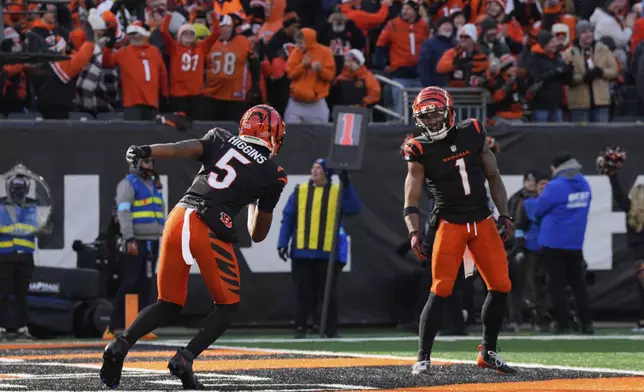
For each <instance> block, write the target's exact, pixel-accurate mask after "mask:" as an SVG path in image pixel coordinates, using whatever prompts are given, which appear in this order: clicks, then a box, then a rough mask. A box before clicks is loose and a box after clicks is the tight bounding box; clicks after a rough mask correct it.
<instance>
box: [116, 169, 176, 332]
mask: <svg viewBox="0 0 644 392" xmlns="http://www.w3.org/2000/svg"><path fill="white" fill-rule="evenodd" d="M116 213H117V217H118V221H119V224H120V226H121V236H122V239H123V253H124V257H123V259H124V260H123V263H122V268H121V284H120V286H119V289H118V292H117V294H116V302H115V304H114V311H113V312H112V317H111V318H110V323H109V325H108V327H107V328H106V329H105V332H104V333H103V339H104V340H113V339H114V338H115V334H114V331H115V330H116V329H118V328H123V327H125V294H138V295H139V311H140V310H141V309H144V308H145V307H146V306H148V305H149V304H150V300H151V298H150V296H151V293H152V289H153V286H152V282H153V278H154V272H155V269H156V260H157V256H158V250H159V238H160V237H161V233H162V232H163V225H164V224H165V214H164V204H163V194H162V193H161V182H160V180H159V176H158V175H157V174H156V172H155V171H154V162H153V161H152V160H151V159H146V160H141V161H139V163H138V164H137V166H136V167H130V173H129V174H128V175H127V176H125V178H124V179H122V180H121V181H120V182H119V183H118V186H117V187H116ZM156 338H157V336H156V335H155V334H154V333H149V334H147V335H145V336H144V337H143V339H144V340H153V339H156Z"/></svg>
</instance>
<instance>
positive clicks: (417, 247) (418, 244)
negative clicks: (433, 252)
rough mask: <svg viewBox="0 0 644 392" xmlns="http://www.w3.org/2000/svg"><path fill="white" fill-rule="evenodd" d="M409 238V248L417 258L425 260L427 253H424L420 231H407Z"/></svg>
mask: <svg viewBox="0 0 644 392" xmlns="http://www.w3.org/2000/svg"><path fill="white" fill-rule="evenodd" d="M409 240H410V241H411V249H412V250H413V251H414V254H415V255H416V257H417V258H418V260H420V261H427V253H425V248H424V247H423V239H422V238H421V236H420V232H418V231H412V232H411V233H409Z"/></svg>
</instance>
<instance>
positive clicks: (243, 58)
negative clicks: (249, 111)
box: [204, 15, 261, 121]
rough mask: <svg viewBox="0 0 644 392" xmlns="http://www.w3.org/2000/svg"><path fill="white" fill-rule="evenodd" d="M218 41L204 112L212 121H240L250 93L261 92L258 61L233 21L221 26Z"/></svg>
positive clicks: (209, 71) (212, 52) (208, 75)
mask: <svg viewBox="0 0 644 392" xmlns="http://www.w3.org/2000/svg"><path fill="white" fill-rule="evenodd" d="M219 31H220V32H219V39H218V40H217V41H216V42H215V43H214V44H213V45H212V47H211V48H210V53H209V55H208V63H207V72H206V87H205V89H204V95H205V97H206V99H205V105H204V110H205V113H206V115H207V118H208V119H209V120H213V121H233V120H237V119H238V118H240V117H241V115H242V113H243V112H244V109H245V108H246V107H247V106H246V101H247V99H248V97H247V94H248V93H249V92H250V93H251V95H252V96H253V97H257V96H258V95H261V93H260V92H259V60H258V59H257V56H256V55H255V53H254V52H253V51H252V47H251V44H250V41H249V40H248V38H246V37H245V36H243V35H241V34H237V33H236V32H235V31H234V30H233V19H232V18H231V17H230V15H224V16H223V17H222V19H221V21H220V22H219Z"/></svg>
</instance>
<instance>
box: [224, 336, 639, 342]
mask: <svg viewBox="0 0 644 392" xmlns="http://www.w3.org/2000/svg"><path fill="white" fill-rule="evenodd" d="M470 340H473V341H478V340H481V337H480V336H437V337H436V341H439V342H459V341H470ZM499 340H536V341H554V340H582V341H585V340H644V335H544V336H503V335H501V336H499ZM415 341H418V337H417V336H389V337H387V336H384V337H367V338H329V339H322V338H309V339H293V338H249V339H243V338H232V339H226V338H224V339H220V340H218V342H220V343H315V342H344V343H362V342H415Z"/></svg>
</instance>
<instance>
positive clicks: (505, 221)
mask: <svg viewBox="0 0 644 392" xmlns="http://www.w3.org/2000/svg"><path fill="white" fill-rule="evenodd" d="M496 224H497V227H498V229H499V235H500V236H501V238H502V239H503V242H507V241H508V240H510V239H511V238H512V236H513V235H514V223H513V221H512V218H510V217H509V216H507V215H499V219H497V222H496Z"/></svg>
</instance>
